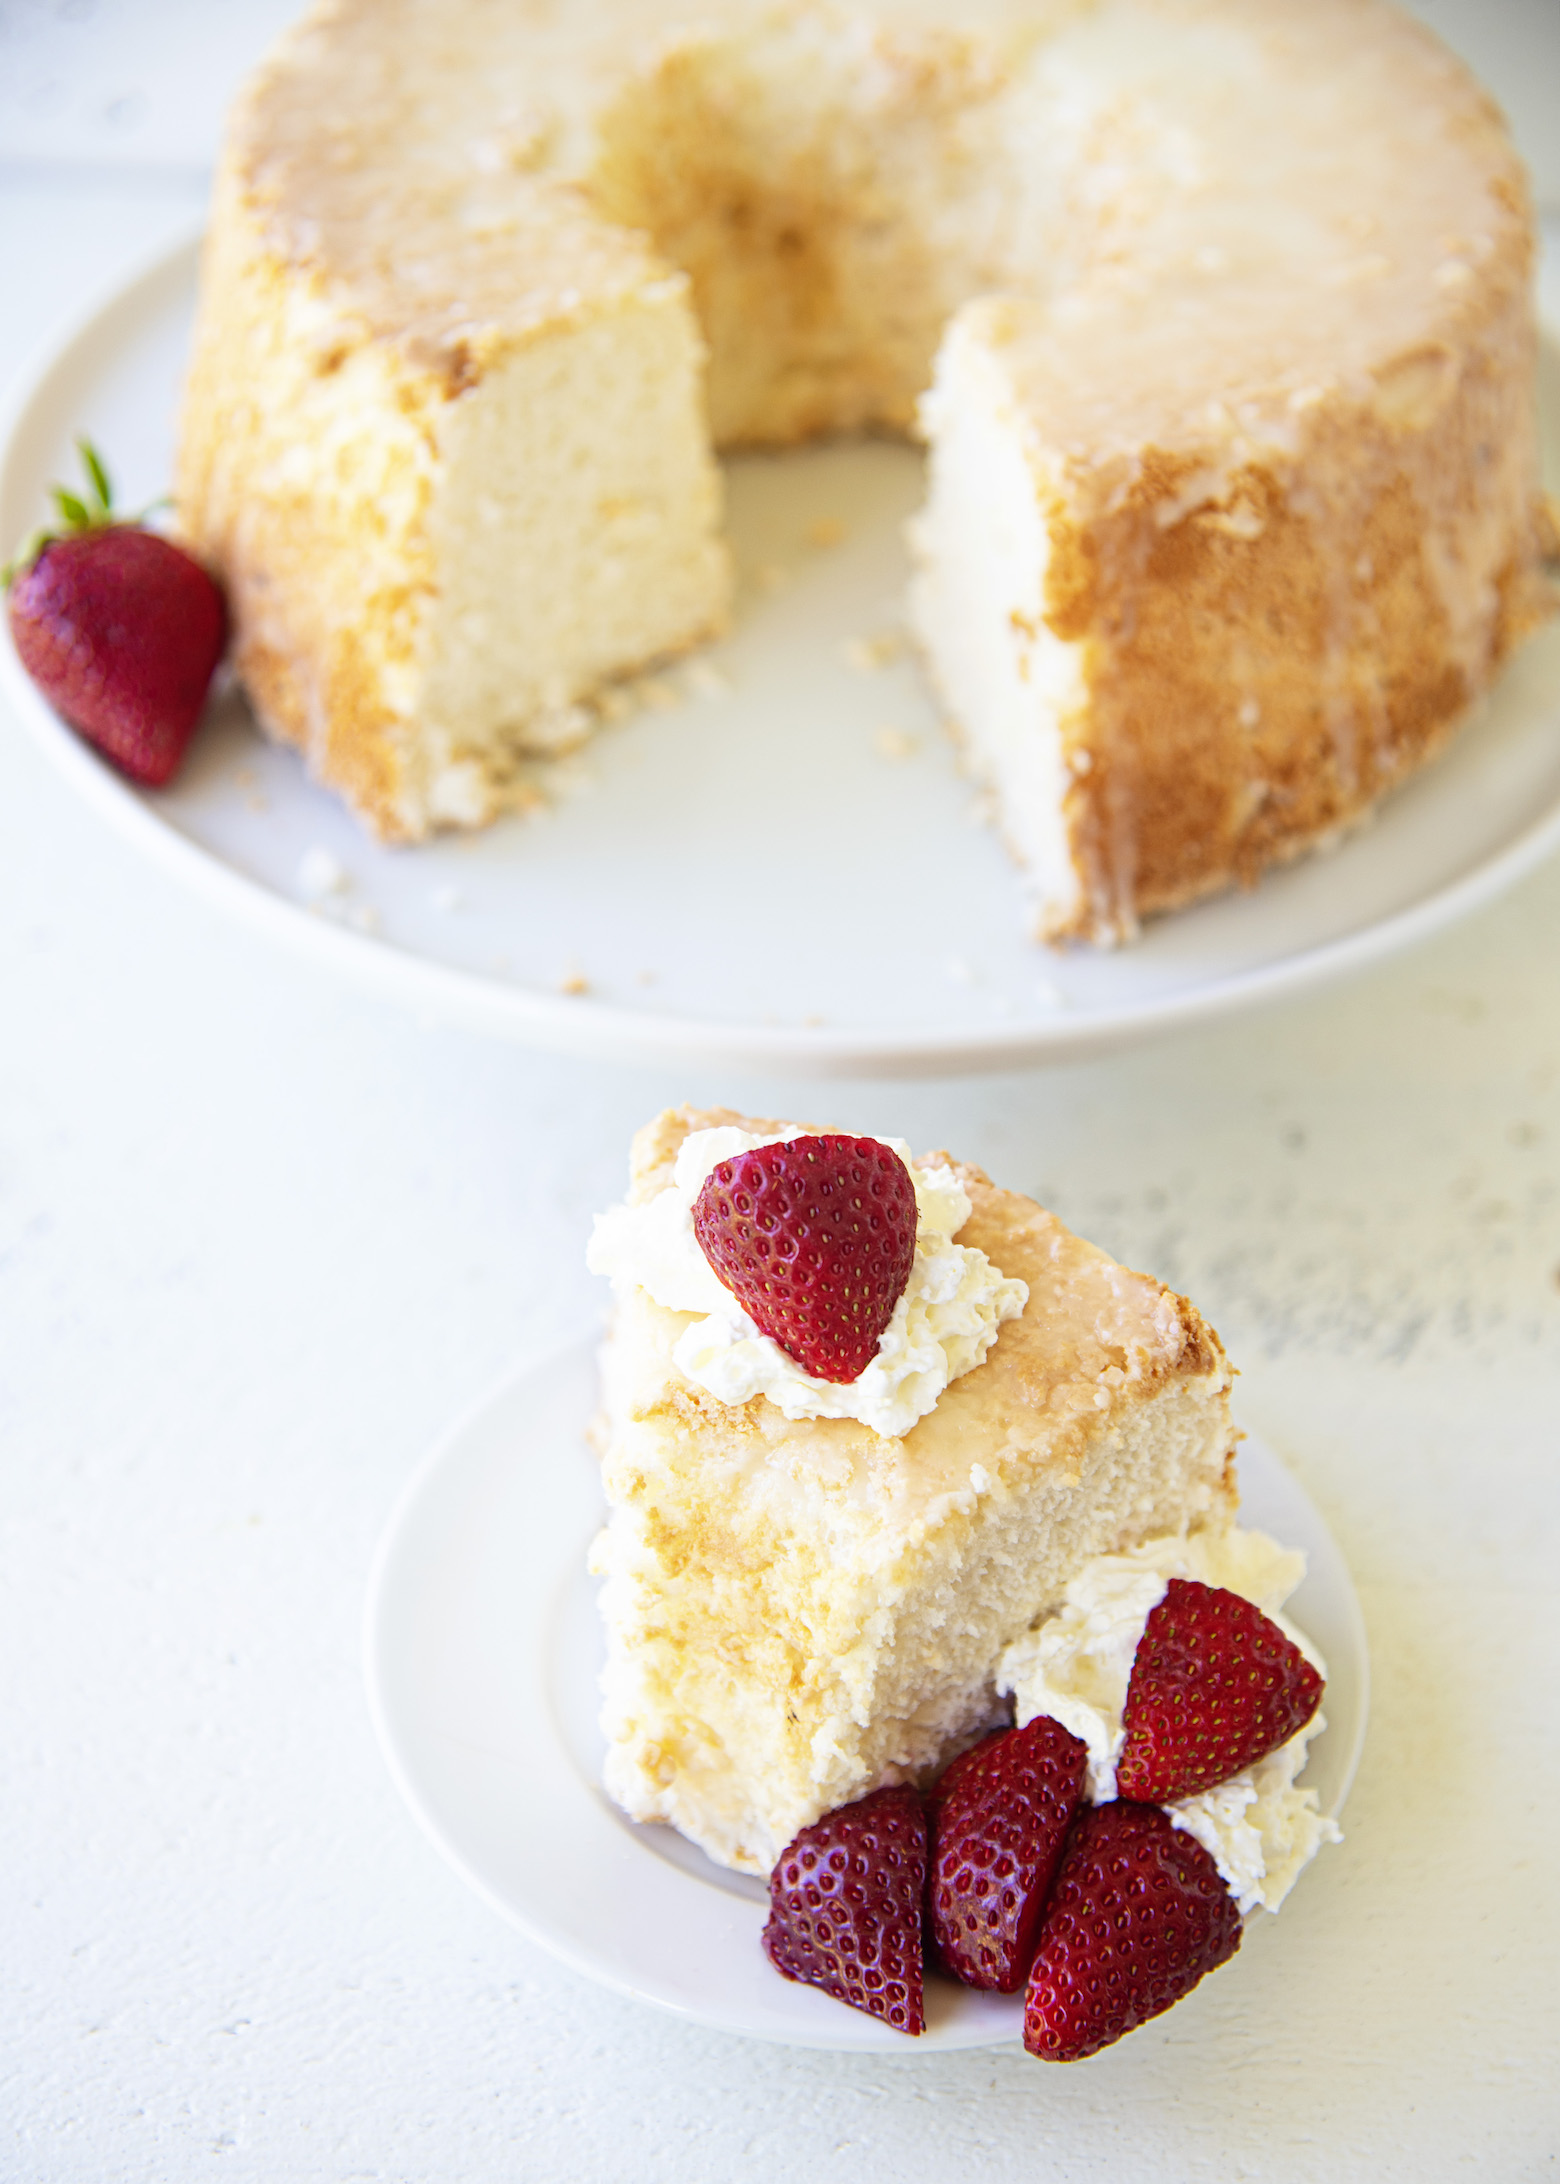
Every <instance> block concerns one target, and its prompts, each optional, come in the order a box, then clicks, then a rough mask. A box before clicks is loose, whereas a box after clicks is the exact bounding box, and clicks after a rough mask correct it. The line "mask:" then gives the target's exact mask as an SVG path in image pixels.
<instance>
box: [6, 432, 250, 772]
mask: <svg viewBox="0 0 1560 2184" xmlns="http://www.w3.org/2000/svg"><path fill="white" fill-rule="evenodd" d="M81 453H82V460H83V462H84V463H85V465H86V469H87V475H88V479H89V482H90V491H89V497H88V499H87V500H85V501H83V500H81V499H78V498H77V496H76V495H75V494H73V493H66V492H63V491H56V494H55V499H56V501H57V503H58V505H59V510H60V515H61V519H62V521H63V523H64V525H65V529H64V531H63V533H62V534H57V535H54V536H48V535H46V534H39V536H38V537H37V538H35V539H33V540H31V541H30V542H29V544H28V546H27V547H25V548H24V549H23V558H22V562H21V563H19V564H18V567H17V569H16V570H15V571H8V572H6V579H5V580H6V582H7V584H8V586H9V591H10V598H9V616H10V623H11V635H12V637H13V638H14V640H15V643H16V650H17V653H18V656H19V657H20V659H21V662H22V665H23V666H24V667H25V668H26V670H27V672H28V674H29V675H30V676H31V677H32V679H33V681H34V682H35V683H36V684H37V685H38V688H39V689H40V690H41V691H42V692H43V694H44V696H45V697H46V698H47V699H48V701H49V703H50V704H51V705H52V706H53V707H54V708H55V710H56V712H58V713H61V714H63V716H64V717H65V719H66V720H67V721H68V722H69V723H70V725H71V726H72V727H73V728H75V729H77V730H78V731H79V732H80V733H81V734H82V735H83V736H85V737H86V739H87V741H88V742H89V743H93V744H96V746H97V748H98V749H99V750H100V751H103V752H105V753H106V754H107V756H108V757H109V758H111V759H113V760H114V762H115V763H116V764H117V765H119V766H121V767H122V768H123V769H124V771H125V772H126V773H127V774H129V775H130V776H131V778H132V779H133V780H136V781H140V782H143V783H145V784H146V785H147V786H148V787H152V788H157V787H161V785H162V784H163V783H164V782H166V781H168V780H169V779H171V777H172V776H173V774H174V772H175V771H176V770H177V768H178V766H179V763H180V761H181V760H182V758H183V756H184V753H185V750H186V748H187V746H188V744H189V740H190V737H191V735H192V734H193V733H194V730H195V723H196V722H197V720H198V719H199V718H200V714H201V708H202V707H203V706H204V704H205V702H206V693H207V691H208V689H209V688H210V686H211V678H212V675H213V674H214V673H215V671H216V666H217V662H218V661H219V660H220V659H221V657H222V648H223V645H224V643H225V642H226V638H227V609H226V607H225V605H224V603H223V598H222V593H221V592H220V590H219V589H218V587H217V585H216V583H215V582H214V580H213V579H212V577H211V576H210V575H209V574H208V573H207V571H206V570H205V569H203V568H202V567H201V565H200V563H199V562H198V561H196V560H194V559H193V557H192V556H191V555H189V554H187V553H185V552H184V550H183V549H182V547H179V546H175V545H174V544H173V542H172V540H171V539H166V538H161V537H159V536H158V535H157V533H156V532H154V531H145V530H142V529H141V528H140V526H139V525H138V524H135V523H133V522H128V521H127V522H120V521H118V520H117V519H116V518H115V517H114V515H113V512H112V509H111V507H110V494H109V484H108V479H107V477H106V475H105V473H104V470H103V466H102V464H101V462H99V460H98V458H97V456H96V454H95V453H94V452H93V450H92V449H91V448H90V447H89V446H88V445H87V443H86V442H85V441H83V442H82V443H81Z"/></svg>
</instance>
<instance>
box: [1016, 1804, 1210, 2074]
mask: <svg viewBox="0 0 1560 2184" xmlns="http://www.w3.org/2000/svg"><path fill="white" fill-rule="evenodd" d="M1240 1937H1241V1920H1240V1913H1239V1912H1238V1911H1237V1910H1236V1908H1235V1899H1234V1898H1233V1896H1231V1894H1230V1892H1229V1890H1228V1889H1227V1888H1226V1887H1225V1885H1224V1882H1223V1881H1222V1880H1221V1879H1220V1877H1219V1869H1218V1867H1217V1866H1216V1865H1215V1864H1214V1862H1213V1860H1212V1858H1210V1857H1209V1855H1208V1853H1207V1851H1205V1850H1204V1849H1203V1847H1202V1845H1201V1843H1199V1842H1197V1841H1196V1839H1195V1838H1194V1837H1192V1836H1190V1835H1188V1834H1187V1833H1186V1832H1185V1831H1184V1829H1181V1828H1178V1827H1176V1826H1175V1825H1174V1824H1173V1823H1172V1821H1171V1819H1170V1815H1169V1814H1168V1813H1167V1812H1164V1811H1162V1810H1161V1809H1160V1807H1159V1806H1158V1805H1132V1804H1127V1803H1125V1802H1119V1803H1116V1804H1112V1805H1090V1806H1087V1807H1086V1808H1085V1809H1084V1812H1083V1814H1082V1816H1081V1818H1080V1819H1079V1821H1078V1823H1077V1825H1076V1826H1075V1827H1074V1829H1073V1832H1072V1834H1071V1836H1070V1837H1069V1838H1068V1843H1067V1848H1066V1850H1065V1852H1064V1853H1063V1856H1062V1864H1061V1870H1060V1872H1059V1873H1058V1874H1057V1876H1056V1886H1055V1888H1054V1889H1053V1890H1052V1892H1051V1900H1050V1902H1049V1903H1048V1904H1047V1906H1046V1911H1045V1916H1044V1918H1043V1919H1042V1920H1041V1922H1040V1941H1039V1946H1038V1948H1037V1949H1036V1951H1035V1961H1034V1966H1033V1969H1032V1970H1031V1972H1030V1974H1029V1991H1028V1994H1027V1996H1026V1998H1025V2002H1024V2045H1025V2047H1026V2048H1028V2050H1029V2052H1030V2054H1031V2055H1039V2056H1041V2057H1043V2058H1044V2059H1045V2061H1047V2062H1052V2063H1075V2062H1078V2061H1080V2060H1081V2059H1082V2058H1083V2057H1084V2056H1085V2055H1093V2054H1095V2053H1097V2051H1098V2050H1099V2049H1100V2048H1102V2047H1109V2045H1110V2043H1111V2042H1112V2041H1113V2040H1119V2039H1120V2038H1121V2036H1122V2034H1123V2033H1127V2032H1131V2031H1132V2029H1133V2028H1134V2026H1137V2025H1141V2024H1143V2023H1145V2022H1146V2020H1147V2019H1148V2018H1150V2017H1157V2016H1158V2015H1159V2013H1160V2011H1161V2010H1167V2009H1169V2008H1170V2006H1171V2005H1172V2003H1175V2002H1179V2001H1180V2000H1181V1998H1182V1996H1183V1995H1188V1994H1190V1993H1191V1991H1192V1989H1193V1988H1194V1987H1195V1986H1196V1984H1197V1982H1198V1980H1199V1979H1201V1978H1202V1977H1203V1975H1204V1973H1206V1972H1211V1971H1213V1970H1215V1969H1216V1968H1217V1967H1218V1966H1219V1965H1220V1964H1223V1963H1224V1962H1225V1961H1226V1960H1227V1959H1228V1958H1230V1957H1232V1956H1233V1955H1234V1954H1235V1951H1236V1950H1237V1949H1238V1948H1239V1947H1240Z"/></svg>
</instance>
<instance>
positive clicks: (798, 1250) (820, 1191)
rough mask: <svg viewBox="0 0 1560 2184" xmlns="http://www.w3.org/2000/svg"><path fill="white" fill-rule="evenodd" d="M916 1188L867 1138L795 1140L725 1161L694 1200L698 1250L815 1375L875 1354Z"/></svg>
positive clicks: (851, 1369) (838, 1376)
mask: <svg viewBox="0 0 1560 2184" xmlns="http://www.w3.org/2000/svg"><path fill="white" fill-rule="evenodd" d="M915 1224H916V1205H915V1185H914V1184H913V1183H912V1182H911V1180H910V1171H909V1169H908V1168H907V1167H906V1166H905V1164H904V1162H903V1161H902V1160H901V1159H900V1158H899V1157H898V1155H897V1154H895V1153H893V1152H891V1151H890V1150H889V1148H888V1147H887V1146H886V1145H881V1144H879V1142H878V1140H877V1139H876V1138H861V1137H800V1138H793V1139H792V1140H791V1141H790V1142H789V1143H788V1144H784V1145H761V1146H760V1147H759V1148H758V1149H757V1151H756V1152H750V1153H738V1154H737V1155H736V1157H735V1158H734V1159H732V1160H723V1161H722V1162H721V1163H720V1165H719V1167H717V1168H715V1169H714V1170H713V1171H712V1172H711V1174H710V1175H709V1177H708V1178H707V1180H706V1182H705V1184H704V1188H703V1189H702V1190H701V1191H700V1193H699V1195H698V1198H697V1199H696V1200H695V1201H694V1208H693V1229H694V1234H695V1235H696V1236H697V1237H698V1239H699V1243H700V1246H701V1248H702V1250H703V1252H704V1256H705V1257H706V1258H707V1259H708V1260H709V1262H710V1265H711V1266H712V1267H713V1268H714V1269H715V1272H716V1273H717V1274H718V1275H719V1276H720V1278H721V1280H722V1281H723V1282H724V1283H725V1285H726V1287H727V1288H728V1289H729V1290H730V1291H731V1293H732V1295H733V1296H734V1297H735V1298H736V1300H737V1302H738V1303H739V1304H740V1305H741V1307H742V1309H743V1311H744V1312H746V1313H747V1315H748V1317H749V1319H751V1320H752V1321H753V1323H754V1325H755V1326H756V1327H758V1328H760V1329H762V1331H763V1332H764V1333H765V1334H766V1335H769V1336H771V1337H772V1338H773V1339H774V1340H775V1341H776V1342H777V1343H778V1344H779V1345H780V1347H781V1349H782V1350H784V1351H785V1352H786V1354H787V1356H788V1357H792V1358H794V1359H795V1360H796V1362H797V1364H798V1365H800V1366H801V1368H802V1370H803V1371H804V1372H808V1373H811V1374H812V1375H813V1377H814V1379H816V1380H855V1379H857V1378H858V1377H859V1376H860V1374H861V1373H862V1372H863V1371H864V1370H865V1368H866V1367H867V1366H868V1365H870V1364H871V1362H872V1360H873V1358H874V1357H875V1356H876V1355H877V1346H878V1337H879V1336H880V1335H881V1334H882V1332H883V1330H884V1328H885V1327H886V1326H887V1325H888V1323H889V1321H890V1320H891V1319H892V1318H893V1316H894V1307H895V1305H896V1304H897V1303H898V1302H899V1299H900V1297H901V1296H902V1295H903V1294H904V1289H905V1284H906V1283H907V1282H908V1281H909V1279H910V1266H911V1262H912V1261H913V1259H914V1258H915Z"/></svg>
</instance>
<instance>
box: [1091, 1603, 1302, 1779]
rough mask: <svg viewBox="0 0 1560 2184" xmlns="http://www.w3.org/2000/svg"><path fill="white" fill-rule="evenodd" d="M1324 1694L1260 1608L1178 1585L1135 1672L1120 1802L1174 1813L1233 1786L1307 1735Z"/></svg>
mask: <svg viewBox="0 0 1560 2184" xmlns="http://www.w3.org/2000/svg"><path fill="white" fill-rule="evenodd" d="M1322 1689H1323V1686H1322V1679H1321V1677H1320V1676H1319V1675H1318V1674H1317V1672H1316V1670H1315V1669H1314V1668H1313V1667H1312V1666H1311V1664H1310V1662H1309V1661H1308V1660H1307V1659H1306V1657H1305V1655H1304V1654H1303V1653H1302V1652H1301V1651H1300V1648H1299V1647H1298V1646H1297V1645H1295V1644H1293V1643H1292V1641H1291V1640H1290V1639H1288V1638H1286V1637H1285V1636H1284V1634H1283V1632H1282V1631H1281V1630H1280V1629H1279V1627H1278V1625H1277V1624H1276V1623H1274V1622H1272V1621H1270V1619H1269V1618H1268V1617H1267V1616H1265V1615H1264V1614H1263V1613H1262V1610H1261V1609H1260V1608H1257V1607H1253V1605H1252V1603H1251V1602H1250V1601H1249V1600H1243V1599H1242V1598H1241V1596H1240V1594H1239V1593H1232V1592H1226V1591H1225V1590H1224V1588H1223V1587H1222V1586H1218V1585H1200V1584H1197V1583H1196V1582H1195V1581H1193V1580H1191V1579H1188V1578H1180V1577H1173V1578H1172V1579H1171V1580H1170V1583H1169V1585H1168V1587H1167V1588H1166V1591H1165V1596H1164V1598H1163V1600H1161V1601H1160V1603H1159V1605H1158V1607H1157V1608H1155V1609H1154V1611H1153V1613H1152V1614H1151V1615H1150V1616H1149V1618H1148V1621H1147V1623H1146V1624H1145V1626H1144V1629H1143V1636H1142V1638H1141V1639H1140V1640H1139V1642H1138V1649H1137V1654H1136V1657H1135V1658H1134V1660H1133V1663H1132V1680H1131V1682H1130V1683H1129V1684H1128V1686H1127V1703H1126V1709H1125V1711H1124V1713H1123V1716H1122V1721H1123V1725H1124V1727H1125V1729H1126V1733H1127V1734H1126V1742H1125V1743H1124V1745H1123V1746H1122V1752H1121V1758H1120V1760H1119V1762H1118V1763H1117V1767H1116V1789H1117V1793H1118V1794H1119V1795H1120V1796H1122V1797H1135V1798H1141V1799H1142V1800H1143V1801H1144V1802H1145V1803H1150V1804H1155V1805H1169V1804H1173V1803H1174V1802H1175V1800H1176V1799H1177V1798H1178V1797H1195V1796H1196V1795H1197V1793H1198V1792H1199V1791H1200V1790H1211V1789H1212V1788H1213V1787H1214V1785H1215V1784H1216V1783H1219V1782H1228V1780H1229V1778H1230V1776H1231V1775H1236V1774H1239V1773H1240V1771H1241V1769H1242V1768H1243V1767H1250V1766H1252V1765H1254V1763H1255V1762H1256V1761H1257V1760H1259V1759H1265V1758H1266V1757H1267V1755H1268V1753H1269V1752H1276V1751H1277V1750H1278V1747H1279V1746H1280V1745H1281V1744H1287V1743H1288V1742H1289V1739H1290V1738H1291V1737H1292V1736H1293V1735H1294V1734H1295V1732H1296V1731H1297V1730H1299V1729H1303V1728H1304V1727H1305V1725H1306V1723H1307V1722H1308V1721H1309V1720H1310V1718H1311V1716H1312V1715H1313V1714H1314V1713H1315V1712H1316V1709H1317V1708H1318V1706H1320V1705H1321V1703H1322Z"/></svg>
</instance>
